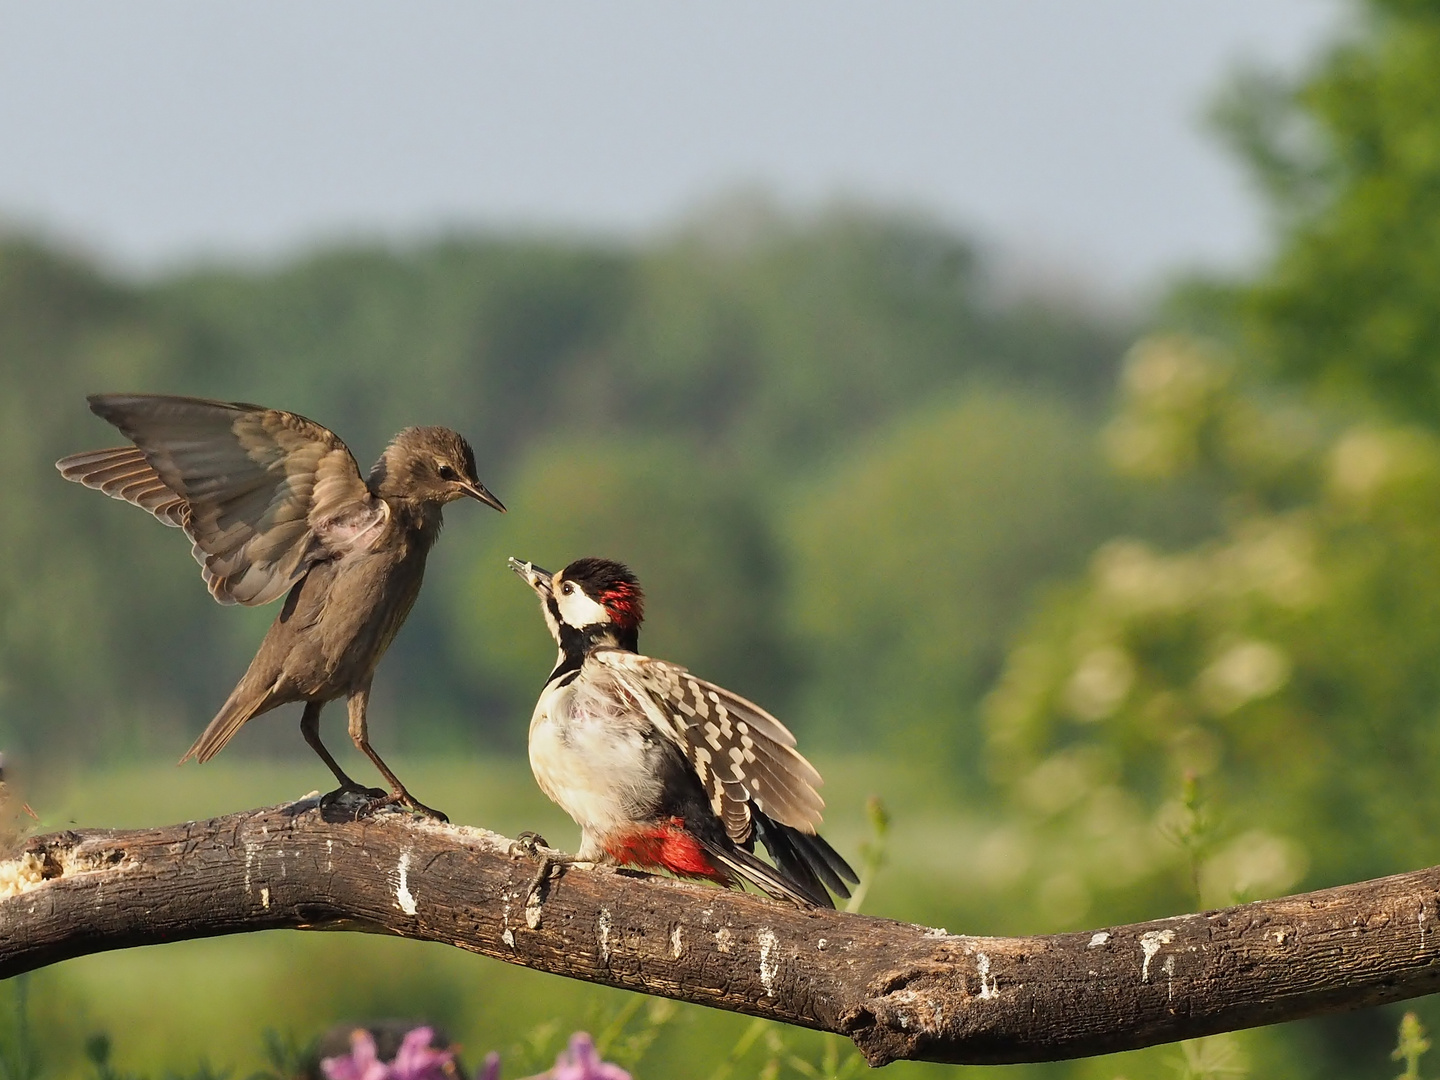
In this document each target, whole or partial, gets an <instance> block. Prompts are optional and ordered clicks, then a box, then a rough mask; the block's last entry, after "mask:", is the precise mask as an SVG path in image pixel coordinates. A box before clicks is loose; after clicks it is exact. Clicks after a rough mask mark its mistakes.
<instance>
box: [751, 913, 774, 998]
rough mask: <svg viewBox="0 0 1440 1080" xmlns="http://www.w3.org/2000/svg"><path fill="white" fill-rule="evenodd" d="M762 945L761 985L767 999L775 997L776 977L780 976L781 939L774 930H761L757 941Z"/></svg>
mask: <svg viewBox="0 0 1440 1080" xmlns="http://www.w3.org/2000/svg"><path fill="white" fill-rule="evenodd" d="M755 940H756V941H758V942H759V943H760V985H761V986H763V987H764V988H765V996H766V997H774V996H775V976H777V975H778V974H780V956H779V954H778V952H777V950H778V949H779V947H780V939H779V938H778V937H776V936H775V931H774V930H769V929H766V930H761V931H760V933H759V935H758V936H757V937H756V939H755Z"/></svg>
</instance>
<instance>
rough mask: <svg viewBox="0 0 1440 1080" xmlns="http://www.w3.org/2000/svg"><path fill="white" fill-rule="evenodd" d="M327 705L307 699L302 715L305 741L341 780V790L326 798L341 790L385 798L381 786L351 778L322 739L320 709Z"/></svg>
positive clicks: (368, 796) (333, 792) (301, 720)
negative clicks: (365, 783)
mask: <svg viewBox="0 0 1440 1080" xmlns="http://www.w3.org/2000/svg"><path fill="white" fill-rule="evenodd" d="M324 707H325V703H324V702H321V701H307V702H306V703H305V711H304V712H303V713H301V715H300V734H302V735H304V736H305V741H306V742H307V743H309V744H310V749H311V750H314V751H315V753H317V754H319V755H320V760H321V761H323V762H325V766H326V768H328V769H329V770H330V771H331V772H332V773H334V774H335V779H336V780H338V781H339V782H340V787H339V790H337V791H332V792H331V793H330V795H328V796H326V798H333V796H335V795H339V794H340V793H341V792H354V793H355V794H357V795H364V796H366V797H367V798H371V799H374V798H383V797H384V795H385V792H383V791H381V790H380V789H379V788H368V787H362V786H361V785H359V784H357V783H356V782H355V781H354V780H353V779H351V777H350V774H349V773H347V772H346V771H345V770H344V769H342V768H341V767H340V763H339V762H338V761H336V760H335V759H334V758H333V757H332V756H331V754H330V751H329V750H327V749H326V748H325V744H324V743H323V742H321V741H320V710H321V709H323V708H324Z"/></svg>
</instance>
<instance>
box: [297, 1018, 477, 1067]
mask: <svg viewBox="0 0 1440 1080" xmlns="http://www.w3.org/2000/svg"><path fill="white" fill-rule="evenodd" d="M434 1037H435V1032H434V1031H433V1030H431V1029H430V1028H428V1027H418V1028H413V1029H412V1030H410V1031H409V1032H407V1033H406V1035H405V1038H404V1040H402V1041H401V1043H400V1049H399V1050H398V1051H397V1052H396V1054H395V1060H394V1061H392V1062H390V1064H388V1065H387V1064H385V1063H384V1062H382V1061H381V1060H380V1059H379V1058H378V1057H377V1056H376V1054H375V1040H374V1039H373V1038H371V1036H370V1033H369V1032H368V1031H365V1030H364V1029H360V1030H357V1031H355V1032H354V1033H352V1034H351V1036H350V1053H349V1054H348V1055H346V1056H345V1057H333V1058H325V1059H324V1060H323V1061H321V1062H320V1070H321V1071H322V1072H323V1073H324V1074H325V1078H326V1080H449V1077H450V1076H452V1075H453V1073H454V1070H453V1069H450V1068H447V1066H449V1065H450V1063H451V1062H453V1061H454V1060H455V1053H454V1051H451V1050H435V1049H433V1048H432V1047H431V1046H430V1043H431V1040H433V1039H434Z"/></svg>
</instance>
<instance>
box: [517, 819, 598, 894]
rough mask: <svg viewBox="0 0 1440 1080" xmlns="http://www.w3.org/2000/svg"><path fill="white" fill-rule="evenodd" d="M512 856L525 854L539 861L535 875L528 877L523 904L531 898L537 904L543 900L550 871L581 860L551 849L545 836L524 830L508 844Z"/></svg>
mask: <svg viewBox="0 0 1440 1080" xmlns="http://www.w3.org/2000/svg"><path fill="white" fill-rule="evenodd" d="M510 855H511V856H512V857H518V856H522V855H523V856H525V857H526V858H530V859H535V860H537V861H538V862H539V863H540V866H539V868H538V869H537V870H536V871H535V876H534V877H533V878H531V879H530V885H529V886H528V887H527V888H526V890H525V906H526V907H527V908H528V907H529V906H530V902H531V900H534V902H535V903H536V904H537V905H538V904H542V903H544V902H545V893H544V888H545V884H546V882H547V881H548V880H549V878H550V871H551V870H555V869H558V868H563V867H566V866H573V865H574V864H575V863H578V862H582V861H583V860H581V859H578V858H576V857H575V856H574V855H566V854H564V853H563V852H559V851H552V850H551V849H550V845H549V844H547V843H546V842H545V838H544V837H543V836H541V835H540V834H539V833H537V832H530V831H529V830H526V831H525V832H522V833H521V834H520V835H519V836H517V837H516V838H515V840H514V842H513V843H512V844H511V845H510Z"/></svg>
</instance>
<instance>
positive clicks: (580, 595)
mask: <svg viewBox="0 0 1440 1080" xmlns="http://www.w3.org/2000/svg"><path fill="white" fill-rule="evenodd" d="M510 568H511V569H512V570H514V571H515V573H516V574H518V575H519V576H520V577H521V578H523V579H524V580H525V581H526V582H527V583H528V584H529V585H530V587H531V588H533V589H534V590H535V592H536V593H537V594H538V595H539V597H540V605H541V611H542V612H543V614H544V616H545V622H546V624H547V625H548V626H549V628H550V633H551V636H553V637H554V639H555V642H556V644H557V645H558V646H559V655H558V657H557V660H556V663H555V670H554V671H552V672H551V673H550V677H549V678H548V679H547V680H546V682H545V689H544V690H543V691H542V692H541V694H540V700H539V702H538V703H537V704H536V706H535V712H534V715H533V716H532V717H531V720H530V767H531V769H532V770H533V771H534V773H535V779H536V781H537V782H538V783H539V785H540V788H541V790H543V791H544V792H545V794H546V795H547V796H549V797H550V799H551V800H552V801H553V802H555V803H556V804H557V805H559V806H560V808H561V809H563V810H564V811H565V812H566V813H568V814H569V815H570V816H571V817H572V818H574V819H575V823H576V824H577V825H579V826H580V829H581V841H580V849H579V850H578V851H577V852H576V853H575V855H573V856H561V857H559V858H555V857H553V856H552V857H550V858H549V861H548V862H546V861H543V860H542V864H541V870H540V873H539V874H538V875H537V877H536V882H535V885H534V886H532V891H534V889H535V888H537V887H538V886H539V885H540V884H541V883H542V882H543V881H544V878H545V876H546V875H547V873H548V871H549V863H566V862H589V863H594V862H609V863H620V864H623V865H631V866H640V867H647V868H652V869H656V868H658V869H664V870H668V871H670V872H671V873H673V874H676V875H678V876H681V877H690V878H702V879H707V880H710V881H714V882H716V883H717V884H720V885H724V886H727V887H728V886H736V885H738V884H739V883H740V882H741V881H748V882H749V883H750V884H752V885H754V886H756V887H757V888H759V889H761V890H763V891H764V892H766V893H768V894H769V895H770V896H772V897H774V898H776V899H786V900H789V901H791V902H793V903H795V904H796V905H798V906H801V907H811V906H820V907H834V906H835V904H834V901H833V900H832V899H831V898H830V895H829V892H827V891H826V889H827V887H828V889H829V890H830V892H834V893H835V894H836V895H837V896H841V897H848V896H849V895H850V889H849V887H848V886H849V884H859V879H858V878H857V877H856V875H855V871H854V870H852V869H851V868H850V866H849V864H847V863H846V862H845V860H844V859H842V858H841V857H840V856H839V854H837V853H836V851H835V849H834V848H832V847H831V846H830V845H829V844H828V843H826V842H825V841H824V840H823V839H821V837H819V836H818V835H816V832H815V828H816V826H817V825H819V823H820V811H821V810H822V809H823V808H824V805H825V803H824V801H823V800H822V799H821V798H820V795H819V794H818V793H817V792H816V790H815V789H816V788H817V787H819V786H820V784H821V779H820V774H819V773H818V772H816V771H815V769H814V768H813V767H812V766H811V764H810V763H809V762H808V761H806V760H805V759H804V758H803V757H801V756H800V754H799V753H798V752H797V751H796V750H795V737H794V736H793V735H791V734H790V732H789V731H788V730H787V729H786V728H785V726H784V725H783V724H781V723H780V721H779V720H777V719H775V717H773V716H771V715H770V714H769V713H768V712H766V711H765V710H764V709H762V708H760V706H758V705H756V704H754V703H753V702H750V701H746V700H745V699H744V698H742V697H740V696H739V695H737V694H733V693H731V692H730V691H728V690H724V689H722V688H720V687H719V686H716V685H715V684H714V683H709V682H706V681H705V680H704V679H700V678H697V677H696V676H694V675H692V674H690V672H689V671H687V670H686V669H685V668H683V667H680V666H679V665H677V664H671V663H667V662H666V661H664V660H657V659H654V658H652V657H649V656H642V655H640V653H639V651H638V650H639V645H640V643H639V637H640V623H641V621H642V619H643V618H644V604H645V597H644V593H643V592H642V590H641V588H640V583H639V581H638V580H637V579H636V577H635V575H634V574H633V573H631V572H630V570H629V569H628V568H627V567H625V566H623V565H622V564H620V563H617V562H612V561H610V560H608V559H597V558H583V559H577V560H576V561H574V562H572V563H571V564H570V565H569V566H567V567H565V569H564V570H561V571H560V572H559V573H557V574H553V575H552V574H550V573H549V572H548V571H545V570H542V569H540V568H539V567H538V566H535V565H534V564H533V563H529V562H522V561H520V560H519V559H511V560H510ZM537 840H538V838H537V837H534V836H533V834H531V846H532V850H533V844H534V842H535V841H537ZM756 840H759V841H760V842H761V843H762V844H764V845H765V848H766V849H767V850H768V851H769V853H770V857H771V858H772V859H773V860H774V862H775V865H774V866H771V865H770V864H769V863H766V862H764V861H763V860H761V859H760V858H758V857H757V856H756V855H755V854H754V848H755V841H756ZM847 883H848V884H847Z"/></svg>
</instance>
